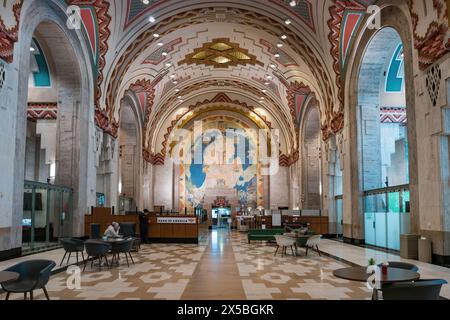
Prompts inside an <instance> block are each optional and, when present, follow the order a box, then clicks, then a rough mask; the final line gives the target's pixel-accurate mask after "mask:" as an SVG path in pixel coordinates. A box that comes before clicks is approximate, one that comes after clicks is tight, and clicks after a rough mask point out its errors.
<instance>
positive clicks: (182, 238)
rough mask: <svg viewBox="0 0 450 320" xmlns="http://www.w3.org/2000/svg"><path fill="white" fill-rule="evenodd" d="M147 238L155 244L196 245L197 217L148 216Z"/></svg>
mask: <svg viewBox="0 0 450 320" xmlns="http://www.w3.org/2000/svg"><path fill="white" fill-rule="evenodd" d="M148 238H149V240H150V242H157V243H198V217H196V216H182V215H174V216H172V215H168V216H164V215H163V216H160V215H156V216H150V217H149V230H148Z"/></svg>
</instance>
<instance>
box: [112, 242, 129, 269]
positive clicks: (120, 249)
mask: <svg viewBox="0 0 450 320" xmlns="http://www.w3.org/2000/svg"><path fill="white" fill-rule="evenodd" d="M133 243H134V240H133V239H132V238H129V239H126V240H123V241H120V242H117V243H115V244H114V245H113V246H112V248H111V252H112V254H113V257H112V262H111V264H113V263H114V259H117V262H118V263H119V259H120V254H121V253H125V258H126V259H127V265H128V267H130V263H129V261H128V256H130V258H131V262H133V264H134V260H133V257H132V256H131V249H133Z"/></svg>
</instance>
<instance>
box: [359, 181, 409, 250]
mask: <svg viewBox="0 0 450 320" xmlns="http://www.w3.org/2000/svg"><path fill="white" fill-rule="evenodd" d="M364 206H365V210H364V220H365V221H364V229H365V241H366V244H369V245H374V246H377V247H382V248H387V249H392V250H400V235H401V234H408V233H410V224H411V215H410V212H409V211H410V210H409V186H407V185H405V186H398V187H390V188H384V189H377V190H371V191H366V192H365V193H364Z"/></svg>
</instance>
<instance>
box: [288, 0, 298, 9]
mask: <svg viewBox="0 0 450 320" xmlns="http://www.w3.org/2000/svg"><path fill="white" fill-rule="evenodd" d="M289 5H290V6H291V7H295V6H296V5H297V1H295V0H292V1H291V2H289Z"/></svg>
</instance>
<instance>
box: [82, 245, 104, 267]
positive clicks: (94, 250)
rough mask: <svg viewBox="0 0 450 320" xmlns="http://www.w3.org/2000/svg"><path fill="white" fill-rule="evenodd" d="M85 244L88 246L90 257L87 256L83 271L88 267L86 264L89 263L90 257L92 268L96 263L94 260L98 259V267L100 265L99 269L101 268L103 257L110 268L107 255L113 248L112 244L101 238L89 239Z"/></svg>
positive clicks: (87, 250)
mask: <svg viewBox="0 0 450 320" xmlns="http://www.w3.org/2000/svg"><path fill="white" fill-rule="evenodd" d="M84 246H85V247H86V252H87V254H88V257H87V260H85V262H84V267H83V271H84V270H85V269H86V264H87V262H88V260H89V258H92V260H91V268H92V266H93V264H94V261H95V260H98V267H99V270H101V269H102V260H103V258H104V259H105V261H106V266H107V267H108V268H109V262H108V258H107V257H106V255H107V254H108V252H109V250H110V249H111V245H110V244H109V243H106V242H103V241H100V240H87V241H86V242H85V243H84Z"/></svg>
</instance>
